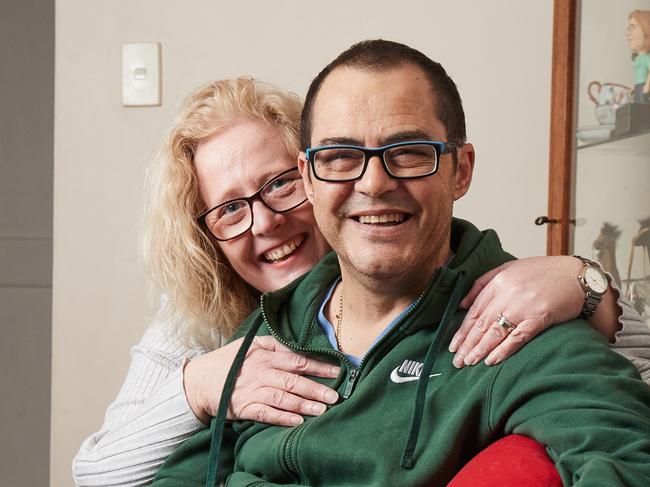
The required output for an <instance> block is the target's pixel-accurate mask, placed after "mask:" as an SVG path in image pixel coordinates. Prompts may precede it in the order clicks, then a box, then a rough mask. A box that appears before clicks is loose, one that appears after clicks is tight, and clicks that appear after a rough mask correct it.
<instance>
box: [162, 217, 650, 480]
mask: <svg viewBox="0 0 650 487" xmlns="http://www.w3.org/2000/svg"><path fill="white" fill-rule="evenodd" d="M452 248H453V250H454V257H453V258H452V260H451V261H450V262H449V263H448V265H447V266H445V267H442V268H439V269H437V270H436V272H435V273H434V275H433V276H432V278H431V280H430V282H429V284H428V285H427V287H426V289H425V290H424V291H423V293H422V294H421V296H420V297H419V298H418V300H417V301H416V304H415V306H414V307H413V308H412V309H411V310H410V311H409V312H408V313H407V314H406V316H404V317H403V318H402V319H401V320H400V322H399V323H398V324H397V325H396V326H395V327H394V328H392V329H391V331H390V332H389V333H388V334H387V335H386V336H384V337H383V338H382V339H381V340H379V342H378V343H377V344H376V345H374V346H373V347H372V348H371V350H369V351H368V353H367V354H366V356H365V357H364V358H363V360H362V363H361V366H360V367H359V368H358V369H357V368H355V367H354V366H353V365H352V364H351V363H350V362H349V361H348V360H347V358H346V357H345V356H344V355H343V354H341V353H339V352H337V351H335V350H333V349H332V346H331V345H330V343H329V341H328V340H327V338H326V336H325V335H324V334H323V332H322V330H321V329H320V327H319V325H318V323H317V321H316V314H317V312H318V309H319V307H320V305H321V304H322V300H323V296H324V293H325V291H326V289H327V288H328V286H329V285H330V284H331V283H332V281H333V280H334V279H335V278H336V277H338V276H339V274H340V271H339V267H338V260H337V258H336V256H335V255H334V254H330V255H329V256H328V257H326V258H325V259H324V260H323V261H322V262H321V263H319V264H318V266H316V267H315V268H314V269H313V270H312V271H311V272H310V273H308V274H307V275H306V276H305V277H304V278H302V279H301V280H299V281H297V282H295V283H293V284H292V285H290V286H288V287H287V288H284V289H282V290H280V291H277V292H275V293H269V294H265V295H264V296H263V298H262V305H261V310H259V311H257V312H256V313H254V314H253V315H251V317H249V319H247V321H246V322H245V323H244V325H243V326H242V328H241V330H240V334H244V333H246V332H247V331H249V335H250V336H249V337H248V338H249V339H252V335H253V334H255V333H258V334H269V333H270V334H271V335H273V336H274V337H276V338H277V339H278V340H279V341H280V342H281V343H284V344H285V345H287V346H288V347H290V348H292V349H294V350H296V351H299V352H302V353H305V354H309V355H313V356H316V357H319V358H321V359H324V360H329V361H332V362H336V363H340V364H341V366H342V370H341V374H340V375H339V377H338V378H337V379H335V380H327V381H323V382H325V383H327V384H328V385H330V386H331V387H333V388H335V389H337V390H338V392H339V394H340V395H341V397H342V400H341V401H340V402H339V403H338V404H337V405H335V406H333V407H331V408H330V409H329V410H328V411H327V412H326V413H324V414H323V415H321V416H318V417H314V418H312V417H306V418H305V422H304V423H303V424H302V425H300V426H297V427H295V428H286V427H279V426H269V425H266V424H262V423H256V422H251V421H239V422H235V423H227V424H224V423H225V421H224V420H223V418H224V417H225V407H226V405H227V404H228V402H229V393H227V392H226V393H224V397H223V398H222V405H221V406H222V407H221V415H220V416H218V418H215V420H214V421H213V425H212V431H210V430H207V431H205V432H201V433H198V434H197V435H196V436H195V437H193V438H192V439H190V440H188V441H187V442H186V443H185V444H184V445H182V446H181V447H180V448H179V449H178V450H177V451H176V452H175V453H174V454H173V455H172V456H171V457H170V458H169V460H168V461H167V462H166V463H165V464H164V465H163V468H162V469H161V470H160V472H159V473H158V476H157V477H156V481H155V482H154V485H158V486H164V487H167V486H200V485H204V484H205V482H206V470H207V467H208V461H209V457H210V455H209V454H208V451H209V449H210V442H211V439H213V441H212V443H213V444H212V450H213V451H212V455H213V456H214V455H217V454H218V457H219V470H218V473H217V469H216V467H217V465H216V464H215V462H214V458H212V460H213V461H212V465H211V466H210V468H211V470H212V471H211V474H210V476H209V479H208V484H209V485H213V484H214V480H213V479H214V477H215V476H216V477H217V478H218V480H219V481H224V480H226V478H227V480H226V485H227V486H253V485H254V486H258V485H313V486H316V485H325V486H334V485H336V486H375V485H377V486H379V485H387V486H407V485H444V484H446V483H447V482H449V480H450V479H451V478H452V477H453V476H454V475H455V474H456V473H457V472H458V470H460V468H461V467H462V466H463V465H464V464H466V463H467V462H468V461H469V460H470V459H471V458H473V457H474V456H475V455H476V454H477V453H479V452H480V451H481V450H483V449H484V448H486V447H487V446H488V445H489V444H491V443H493V442H494V441H495V440H497V439H498V438H501V437H503V436H505V435H508V434H521V435H525V436H528V437H531V438H534V439H536V440H537V441H539V442H541V443H543V444H544V445H546V446H547V451H548V453H549V455H550V456H551V458H552V459H553V460H554V462H555V465H556V468H557V469H558V471H559V472H560V475H561V476H562V479H563V481H564V483H565V485H582V486H589V487H594V486H607V487H611V486H616V485H625V486H635V485H638V486H643V487H647V486H648V485H650V388H648V387H647V386H646V385H645V384H644V383H643V382H641V380H640V379H639V376H638V373H637V371H636V369H635V368H634V367H633V366H632V365H631V364H630V363H629V362H627V360H625V359H624V358H622V357H621V356H619V355H618V354H616V353H614V352H612V351H611V350H610V349H609V346H608V344H607V342H606V341H605V340H604V338H603V337H602V336H600V335H599V334H598V333H596V332H594V331H593V330H592V328H591V327H590V326H589V325H588V324H587V323H586V322H582V321H573V322H570V323H566V324H563V325H562V326H556V327H552V328H550V329H549V330H547V331H546V332H544V333H542V334H541V335H540V336H539V337H538V338H536V339H535V340H533V341H532V342H531V343H529V344H527V345H526V347H525V349H524V350H523V351H522V352H520V353H518V354H515V355H514V356H513V357H511V358H509V359H508V360H506V361H505V362H503V363H502V364H500V365H497V366H492V367H488V366H485V365H483V364H481V365H477V366H474V367H466V368H464V369H460V370H459V369H456V368H455V367H454V366H453V364H452V354H451V353H449V352H448V351H447V347H448V345H449V342H450V340H451V337H452V336H453V334H454V332H455V330H456V329H457V328H458V326H459V325H460V323H461V321H462V319H463V316H464V313H463V312H462V311H461V310H458V303H459V301H460V299H461V297H462V296H463V295H464V294H465V293H466V292H467V291H468V290H469V288H470V287H471V284H472V283H473V281H474V280H475V279H476V278H477V277H478V276H480V275H481V274H483V273H484V272H486V271H488V270H489V269H492V268H494V267H496V266H497V265H499V264H501V263H503V262H505V261H507V260H510V259H511V258H512V257H511V256H510V255H509V254H507V253H505V252H504V251H503V250H502V248H501V245H500V243H499V239H498V237H497V236H496V234H495V233H494V232H493V231H490V230H488V231H486V232H484V233H481V232H479V231H478V230H477V229H476V228H475V227H473V226H472V225H471V224H469V223H467V222H463V221H461V220H454V223H453V225H452ZM260 325H261V327H260V328H259V331H257V327H259V326H260ZM244 352H245V350H242V351H241V353H242V355H241V356H240V359H241V360H243V356H244V355H243V354H244ZM236 362H237V360H236ZM238 368H239V367H238V366H237V365H234V366H233V369H234V370H232V371H231V377H230V380H231V382H230V384H229V387H231V386H232V381H234V377H235V373H236V370H238ZM318 380H321V379H318ZM224 427H225V434H224V435H223V443H222V445H223V446H222V447H221V449H220V450H219V447H218V445H219V441H218V439H219V438H220V437H221V431H222V428H224Z"/></svg>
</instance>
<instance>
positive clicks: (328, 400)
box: [323, 389, 339, 407]
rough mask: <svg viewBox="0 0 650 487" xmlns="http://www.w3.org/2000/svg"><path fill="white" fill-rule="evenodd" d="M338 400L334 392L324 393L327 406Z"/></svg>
mask: <svg viewBox="0 0 650 487" xmlns="http://www.w3.org/2000/svg"><path fill="white" fill-rule="evenodd" d="M338 399H339V395H338V394H337V393H336V391H333V390H331V389H330V390H328V391H327V392H326V393H325V402H326V403H328V404H334V403H335V402H336V401H338ZM323 407H325V406H323Z"/></svg>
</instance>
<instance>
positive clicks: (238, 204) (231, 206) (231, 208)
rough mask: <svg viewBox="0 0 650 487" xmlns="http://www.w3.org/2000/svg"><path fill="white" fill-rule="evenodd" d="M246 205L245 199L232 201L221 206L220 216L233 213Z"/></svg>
mask: <svg viewBox="0 0 650 487" xmlns="http://www.w3.org/2000/svg"><path fill="white" fill-rule="evenodd" d="M244 206H246V203H244V202H243V201H233V202H232V203H228V204H227V205H225V206H224V207H223V208H221V211H220V212H219V213H220V216H228V215H232V214H233V213H236V212H238V211H240V210H241V209H243V208H244Z"/></svg>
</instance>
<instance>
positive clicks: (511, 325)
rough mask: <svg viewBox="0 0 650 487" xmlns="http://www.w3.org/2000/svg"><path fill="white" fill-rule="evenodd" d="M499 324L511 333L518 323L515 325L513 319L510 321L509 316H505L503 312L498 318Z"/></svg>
mask: <svg viewBox="0 0 650 487" xmlns="http://www.w3.org/2000/svg"><path fill="white" fill-rule="evenodd" d="M497 324H498V325H499V326H500V327H502V328H503V329H504V330H506V331H507V332H508V333H510V332H511V331H512V330H514V329H515V328H516V327H517V325H515V324H514V323H513V322H512V321H510V320H509V319H508V318H506V317H505V316H503V314H500V315H499V317H498V318H497Z"/></svg>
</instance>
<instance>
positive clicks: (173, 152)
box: [140, 76, 302, 350]
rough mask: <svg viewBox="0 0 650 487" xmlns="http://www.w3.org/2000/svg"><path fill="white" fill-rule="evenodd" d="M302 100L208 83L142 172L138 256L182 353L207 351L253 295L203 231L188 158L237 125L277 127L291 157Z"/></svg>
mask: <svg viewBox="0 0 650 487" xmlns="http://www.w3.org/2000/svg"><path fill="white" fill-rule="evenodd" d="M301 110H302V100H301V99H300V98H299V97H298V96H297V95H295V94H293V93H290V92H286V91H282V90H280V89H278V88H276V87H274V86H271V85H269V84H266V83H263V82H260V81H258V80H255V79H253V78H251V77H247V76H243V77H239V78H234V79H226V80H221V81H215V82H212V83H208V84H206V85H204V86H202V87H200V88H198V89H196V90H195V91H194V92H193V93H191V94H190V95H189V96H188V97H187V98H186V99H185V101H184V103H183V105H182V106H181V108H180V110H179V113H178V115H177V117H176V120H175V122H174V124H173V126H172V128H171V130H170V132H169V136H168V137H167V139H166V141H165V144H164V145H163V147H162V148H161V150H160V152H159V154H158V156H157V157H156V158H155V160H154V162H153V164H152V165H151V167H150V168H149V171H148V173H147V179H146V194H147V197H146V205H145V213H144V224H143V230H142V232H141V236H140V237H141V238H140V253H141V258H142V261H143V263H144V265H145V268H146V270H147V271H148V273H149V275H150V276H151V278H152V281H153V283H154V284H155V285H156V286H157V287H158V288H159V289H160V290H162V291H163V292H164V293H165V294H166V295H167V297H168V300H167V302H166V305H165V306H164V307H163V309H162V311H161V313H162V314H163V316H162V317H161V318H162V319H165V320H166V321H169V322H170V323H172V324H173V325H174V326H175V328H176V330H177V331H179V332H180V333H181V336H182V337H183V339H184V341H185V342H186V344H187V345H189V346H198V347H201V348H205V349H210V350H211V349H214V348H217V347H218V346H219V345H220V344H221V340H222V337H228V336H230V335H232V333H233V332H234V330H235V329H236V327H237V325H239V324H240V323H241V321H242V320H243V319H244V318H245V317H246V316H247V315H248V314H249V313H250V312H251V310H252V309H253V308H254V307H255V306H256V305H257V300H258V298H259V293H258V292H257V290H255V289H253V288H252V287H251V286H250V285H248V284H247V283H246V282H245V281H244V280H243V279H242V278H241V277H239V275H238V274H237V273H236V272H234V271H233V270H232V268H231V267H230V264H229V263H228V262H227V260H226V258H225V257H224V255H223V253H222V252H221V251H220V250H219V249H218V247H216V246H215V245H214V244H213V242H212V241H211V240H210V238H209V237H208V236H207V235H206V234H205V233H204V232H203V231H202V229H201V227H200V226H199V225H198V223H197V221H196V216H197V215H198V214H199V213H200V212H201V211H202V210H204V209H205V207H204V204H203V202H202V200H201V198H200V196H199V190H198V183H197V175H196V169H195V166H194V154H195V152H196V148H197V146H198V145H199V144H200V143H201V142H202V141H204V140H206V139H207V138H209V137H210V136H212V135H213V134H214V133H215V132H216V131H218V130H220V129H222V128H224V127H227V126H230V125H232V124H234V123H237V122H241V121H242V120H262V121H265V122H267V123H269V124H270V125H272V126H274V127H277V128H278V130H279V132H280V134H281V136H282V138H283V140H284V143H285V145H286V147H287V150H288V152H289V154H291V155H295V156H296V159H297V156H298V151H299V148H298V131H299V125H300V112H301Z"/></svg>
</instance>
